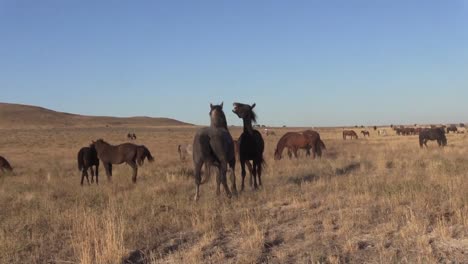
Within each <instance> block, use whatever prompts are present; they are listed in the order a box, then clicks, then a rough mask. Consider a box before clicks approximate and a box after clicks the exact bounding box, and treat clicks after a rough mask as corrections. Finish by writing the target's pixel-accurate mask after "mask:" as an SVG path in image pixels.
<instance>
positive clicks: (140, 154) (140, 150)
mask: <svg viewBox="0 0 468 264" xmlns="http://www.w3.org/2000/svg"><path fill="white" fill-rule="evenodd" d="M145 158H146V159H147V160H148V161H149V162H153V161H154V157H153V156H152V155H151V152H150V151H149V149H148V148H147V147H146V146H145V145H139V146H137V157H136V161H137V163H138V165H139V166H143V163H144V161H145Z"/></svg>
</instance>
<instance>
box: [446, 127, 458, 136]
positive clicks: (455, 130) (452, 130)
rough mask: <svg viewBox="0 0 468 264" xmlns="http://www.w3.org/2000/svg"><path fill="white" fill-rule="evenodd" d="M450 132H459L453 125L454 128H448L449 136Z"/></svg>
mask: <svg viewBox="0 0 468 264" xmlns="http://www.w3.org/2000/svg"><path fill="white" fill-rule="evenodd" d="M450 132H453V133H457V132H458V129H457V126H454V125H452V126H449V127H447V134H449V133H450Z"/></svg>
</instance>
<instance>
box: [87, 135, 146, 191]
mask: <svg viewBox="0 0 468 264" xmlns="http://www.w3.org/2000/svg"><path fill="white" fill-rule="evenodd" d="M93 144H94V145H95V147H96V151H97V154H98V158H99V159H100V160H101V161H102V163H103V164H104V168H105V169H106V175H107V179H108V180H109V181H110V180H111V179H112V178H111V177H112V164H122V163H124V162H125V163H127V164H128V165H129V166H130V167H132V169H133V175H132V181H133V183H136V180H137V173H138V166H137V158H138V149H139V146H137V145H135V144H132V143H124V144H120V145H116V146H114V145H111V144H109V143H107V142H105V141H104V140H102V139H98V140H96V141H95V142H93ZM140 152H141V150H140ZM148 152H149V151H148ZM150 155H151V154H150ZM148 160H150V159H148ZM150 161H151V160H150Z"/></svg>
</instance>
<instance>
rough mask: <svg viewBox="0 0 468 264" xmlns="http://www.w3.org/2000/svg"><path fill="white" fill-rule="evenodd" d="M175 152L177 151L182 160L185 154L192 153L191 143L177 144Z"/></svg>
mask: <svg viewBox="0 0 468 264" xmlns="http://www.w3.org/2000/svg"><path fill="white" fill-rule="evenodd" d="M177 152H178V153H179V158H180V160H181V161H184V160H185V158H186V156H188V155H190V156H192V155H193V145H192V144H180V145H178V146H177Z"/></svg>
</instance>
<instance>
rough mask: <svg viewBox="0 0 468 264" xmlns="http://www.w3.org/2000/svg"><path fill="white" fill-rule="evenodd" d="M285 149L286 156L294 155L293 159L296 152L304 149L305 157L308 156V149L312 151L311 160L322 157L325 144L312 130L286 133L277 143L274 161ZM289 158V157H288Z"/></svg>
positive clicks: (280, 156)
mask: <svg viewBox="0 0 468 264" xmlns="http://www.w3.org/2000/svg"><path fill="white" fill-rule="evenodd" d="M285 148H287V149H288V154H289V153H292V154H294V157H296V158H297V157H298V156H297V151H298V150H299V149H305V150H306V151H307V154H306V155H309V154H310V149H312V158H315V156H316V155H317V156H319V157H321V156H322V150H324V149H326V147H325V144H324V143H323V141H322V140H321V139H320V134H319V133H318V132H316V131H313V130H306V131H303V132H288V133H286V134H284V135H283V136H282V137H281V138H280V140H279V141H278V143H277V145H276V149H275V154H274V156H275V160H280V159H281V158H282V153H283V150H284V149H285ZM290 157H291V156H290Z"/></svg>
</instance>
